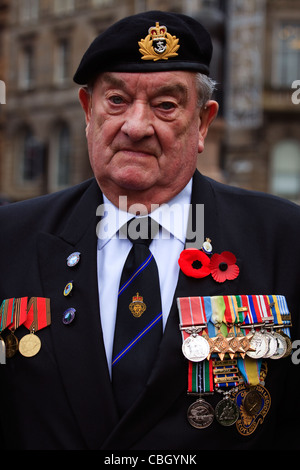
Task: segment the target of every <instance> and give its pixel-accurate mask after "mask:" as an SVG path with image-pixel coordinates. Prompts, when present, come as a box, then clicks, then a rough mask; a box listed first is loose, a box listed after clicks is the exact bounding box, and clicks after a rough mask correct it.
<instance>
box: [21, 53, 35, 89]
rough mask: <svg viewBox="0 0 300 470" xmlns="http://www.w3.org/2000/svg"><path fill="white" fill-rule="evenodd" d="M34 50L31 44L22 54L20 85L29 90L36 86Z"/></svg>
mask: <svg viewBox="0 0 300 470" xmlns="http://www.w3.org/2000/svg"><path fill="white" fill-rule="evenodd" d="M34 79H35V71H34V48H33V46H32V45H31V44H29V45H26V46H25V47H24V48H23V50H22V54H21V65H20V76H19V85H20V87H21V88H23V89H25V90H28V89H30V88H32V87H33V86H34Z"/></svg>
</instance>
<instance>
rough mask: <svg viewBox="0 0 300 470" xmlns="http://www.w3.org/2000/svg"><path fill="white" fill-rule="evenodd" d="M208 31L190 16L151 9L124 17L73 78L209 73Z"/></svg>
mask: <svg viewBox="0 0 300 470" xmlns="http://www.w3.org/2000/svg"><path fill="white" fill-rule="evenodd" d="M211 56H212V42H211V38H210V35H209V33H208V32H207V31H206V29H205V28H204V27H203V26H202V25H201V24H200V23H199V22H198V21H196V20H194V19H193V18H190V17H189V16H186V15H183V14H178V13H171V12H163V11H148V12H145V13H139V14H137V15H133V16H129V17H127V18H123V19H122V20H120V21H118V22H117V23H115V24H113V25H112V26H110V27H109V28H108V29H107V30H106V31H105V32H104V33H102V34H100V36H98V37H97V38H96V39H95V40H94V41H93V42H92V44H91V45H90V46H89V48H88V49H87V51H86V52H85V54H84V56H83V57H82V60H81V62H80V64H79V67H78V69H77V71H76V73H75V75H74V81H75V82H76V83H78V84H79V85H86V84H87V83H89V81H90V80H92V79H93V78H94V77H96V76H97V74H99V73H100V72H159V71H169V70H194V71H198V72H201V73H204V74H206V75H208V74H209V64H210V60H211Z"/></svg>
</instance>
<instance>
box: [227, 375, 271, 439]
mask: <svg viewBox="0 0 300 470" xmlns="http://www.w3.org/2000/svg"><path fill="white" fill-rule="evenodd" d="M254 390H255V392H256V395H255V397H254V394H253V390H251V389H250V390H249V386H248V385H247V384H240V385H239V386H238V387H237V389H236V390H235V391H234V392H233V397H234V398H235V400H236V403H237V405H238V407H239V409H240V416H239V418H238V420H237V421H236V423H235V424H236V428H237V430H238V432H239V433H240V434H241V435H242V436H250V435H251V434H252V433H253V432H254V431H255V430H256V429H257V427H258V425H259V424H262V423H263V421H264V419H265V416H266V415H267V413H268V411H269V409H270V406H271V397H270V394H269V392H268V390H267V389H266V388H265V387H263V386H262V385H260V384H258V385H256V386H255V388H254ZM250 391H251V395H250V396H248V393H249V392H250ZM258 395H259V396H260V398H259V397H258ZM247 396H248V398H247V400H246V403H245V399H246V397H247ZM245 405H246V406H245ZM247 410H250V413H249V411H247Z"/></svg>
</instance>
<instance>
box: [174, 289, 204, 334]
mask: <svg viewBox="0 0 300 470" xmlns="http://www.w3.org/2000/svg"><path fill="white" fill-rule="evenodd" d="M177 304H178V310H179V317H180V325H181V327H183V328H189V327H193V326H194V327H197V326H203V327H206V325H207V318H206V311H205V302H204V298H203V297H179V298H178V299H177ZM182 336H183V340H185V339H186V338H188V337H189V336H190V334H189V333H188V332H187V331H185V330H184V329H182Z"/></svg>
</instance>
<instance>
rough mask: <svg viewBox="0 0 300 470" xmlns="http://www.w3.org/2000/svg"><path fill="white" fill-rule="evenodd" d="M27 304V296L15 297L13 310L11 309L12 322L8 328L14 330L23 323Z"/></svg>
mask: <svg viewBox="0 0 300 470" xmlns="http://www.w3.org/2000/svg"><path fill="white" fill-rule="evenodd" d="M27 304H28V297H22V298H19V299H15V304H14V311H13V318H14V319H13V322H12V324H11V325H10V326H9V329H10V330H12V331H15V330H16V329H17V328H19V326H21V325H23V323H24V322H25V321H26V318H27Z"/></svg>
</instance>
